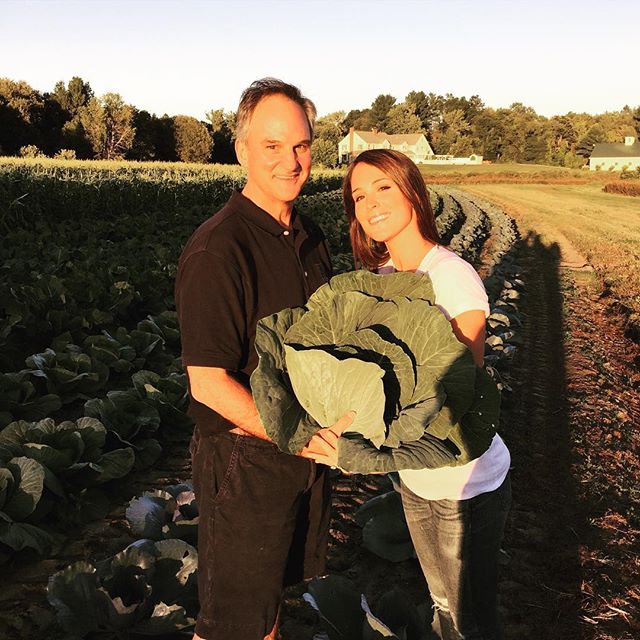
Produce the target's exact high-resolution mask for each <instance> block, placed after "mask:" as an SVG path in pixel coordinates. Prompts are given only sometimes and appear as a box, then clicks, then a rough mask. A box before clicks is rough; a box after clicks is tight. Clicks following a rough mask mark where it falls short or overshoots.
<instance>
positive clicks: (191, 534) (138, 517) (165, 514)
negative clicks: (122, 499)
mask: <svg viewBox="0 0 640 640" xmlns="http://www.w3.org/2000/svg"><path fill="white" fill-rule="evenodd" d="M125 516H126V518H127V521H128V522H129V525H130V527H131V531H132V533H133V534H134V535H135V536H139V537H141V538H150V539H152V540H162V539H164V538H179V539H180V540H185V541H186V542H190V543H192V544H195V543H196V541H197V538H198V521H199V517H198V516H199V512H198V505H197V503H196V498H195V494H194V492H193V487H192V486H191V485H190V484H177V485H170V486H168V487H165V489H164V490H163V489H155V490H153V491H145V492H144V493H143V494H142V495H141V496H139V497H138V498H133V500H131V502H129V506H128V507H127V509H126V511H125Z"/></svg>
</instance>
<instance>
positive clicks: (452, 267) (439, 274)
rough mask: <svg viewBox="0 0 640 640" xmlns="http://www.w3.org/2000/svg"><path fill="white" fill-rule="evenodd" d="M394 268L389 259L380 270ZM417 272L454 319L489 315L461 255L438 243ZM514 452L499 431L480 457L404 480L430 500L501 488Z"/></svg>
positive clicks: (403, 476) (420, 471)
mask: <svg viewBox="0 0 640 640" xmlns="http://www.w3.org/2000/svg"><path fill="white" fill-rule="evenodd" d="M390 271H393V263H392V262H391V261H389V262H388V263H387V264H385V265H384V266H383V267H381V268H380V269H379V273H388V272H390ZM416 272H417V273H426V274H428V275H429V277H430V278H431V282H432V283H433V291H434V293H435V304H436V306H437V307H438V308H439V309H440V310H441V311H442V313H444V315H445V316H446V318H447V320H451V319H452V318H455V317H456V316H458V315H460V314H461V313H464V312H465V311H478V310H479V311H483V312H484V314H485V316H488V315H489V312H490V311H489V301H488V299H487V293H486V291H485V290H484V286H483V284H482V280H480V277H479V276H478V274H477V273H476V270H475V269H474V268H473V267H472V266H471V265H470V264H469V263H468V262H466V261H465V260H463V259H462V258H461V257H460V256H458V255H457V254H455V253H453V252H452V251H449V250H448V249H445V248H444V247H442V246H440V245H435V246H434V247H433V248H432V249H430V250H429V252H428V253H427V255H426V256H425V257H424V258H423V260H422V262H421V263H420V266H419V267H418V268H417V269H416ZM510 465H511V456H510V455H509V450H508V449H507V446H506V445H505V443H504V441H503V440H502V438H501V437H500V436H499V435H498V434H496V435H495V436H494V438H493V440H492V442H491V445H490V446H489V448H488V449H487V451H485V452H484V453H483V454H482V455H481V456H480V457H479V458H476V459H475V460H472V461H471V462H468V463H467V464H464V465H461V466H459V467H441V468H439V469H417V470H413V469H406V470H404V471H400V478H401V480H402V482H403V483H404V484H405V485H406V486H407V487H408V488H409V489H410V490H411V491H413V493H415V494H416V495H418V496H420V497H422V498H425V499H427V500H467V499H468V498H473V497H475V496H477V495H480V494H481V493H487V492H488V491H493V490H494V489H497V488H498V487H499V486H500V485H501V484H502V482H503V481H504V479H505V477H506V476H507V473H508V471H509V467H510Z"/></svg>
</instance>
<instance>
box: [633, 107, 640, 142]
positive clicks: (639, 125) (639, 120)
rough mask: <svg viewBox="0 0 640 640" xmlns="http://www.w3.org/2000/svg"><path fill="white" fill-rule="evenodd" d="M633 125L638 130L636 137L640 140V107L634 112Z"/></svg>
mask: <svg viewBox="0 0 640 640" xmlns="http://www.w3.org/2000/svg"><path fill="white" fill-rule="evenodd" d="M633 124H634V126H635V128H636V137H637V138H638V139H639V140H640V107H636V109H635V111H634V112H633Z"/></svg>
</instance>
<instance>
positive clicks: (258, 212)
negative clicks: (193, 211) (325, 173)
mask: <svg viewBox="0 0 640 640" xmlns="http://www.w3.org/2000/svg"><path fill="white" fill-rule="evenodd" d="M229 203H230V204H231V205H232V206H233V208H234V209H235V210H236V211H237V212H238V213H240V214H241V215H242V217H243V218H244V219H245V220H247V222H250V223H251V224H253V225H255V226H256V227H259V228H260V229H262V230H263V231H266V232H267V233H270V234H271V235H272V236H276V237H277V236H281V235H283V234H284V232H285V231H287V229H285V228H284V227H283V226H282V225H281V224H280V223H279V222H278V221H277V220H276V219H275V218H274V217H273V216H272V215H270V214H269V213H267V212H266V211H265V210H264V209H262V208H261V207H259V206H258V205H257V204H255V203H254V202H253V201H252V200H249V198H247V197H246V196H245V195H243V194H242V193H241V192H240V191H234V192H233V193H232V194H231V198H230V199H229ZM291 228H292V229H293V230H294V232H295V233H296V234H297V233H298V232H300V231H302V232H305V229H304V226H303V224H302V220H301V219H300V216H299V215H298V213H297V211H296V210H295V208H294V209H293V211H292V212H291ZM305 233H306V232H305Z"/></svg>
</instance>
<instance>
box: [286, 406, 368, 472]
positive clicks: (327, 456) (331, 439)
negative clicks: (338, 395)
mask: <svg viewBox="0 0 640 640" xmlns="http://www.w3.org/2000/svg"><path fill="white" fill-rule="evenodd" d="M355 417H356V412H355V411H349V412H348V413H346V414H345V415H343V416H342V418H340V420H338V422H336V423H335V424H333V425H331V426H330V427H327V428H326V429H320V431H318V432H317V433H316V434H315V435H314V436H313V438H311V440H309V442H308V443H307V446H306V447H305V448H304V449H303V450H302V451H301V452H300V453H299V454H298V455H299V456H302V457H303V458H310V459H311V460H315V461H316V462H319V463H321V464H326V465H327V466H329V467H337V466H338V438H339V437H340V436H341V435H342V432H343V431H344V430H345V429H348V428H349V427H350V426H351V423H352V422H353V420H354V418H355Z"/></svg>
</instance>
